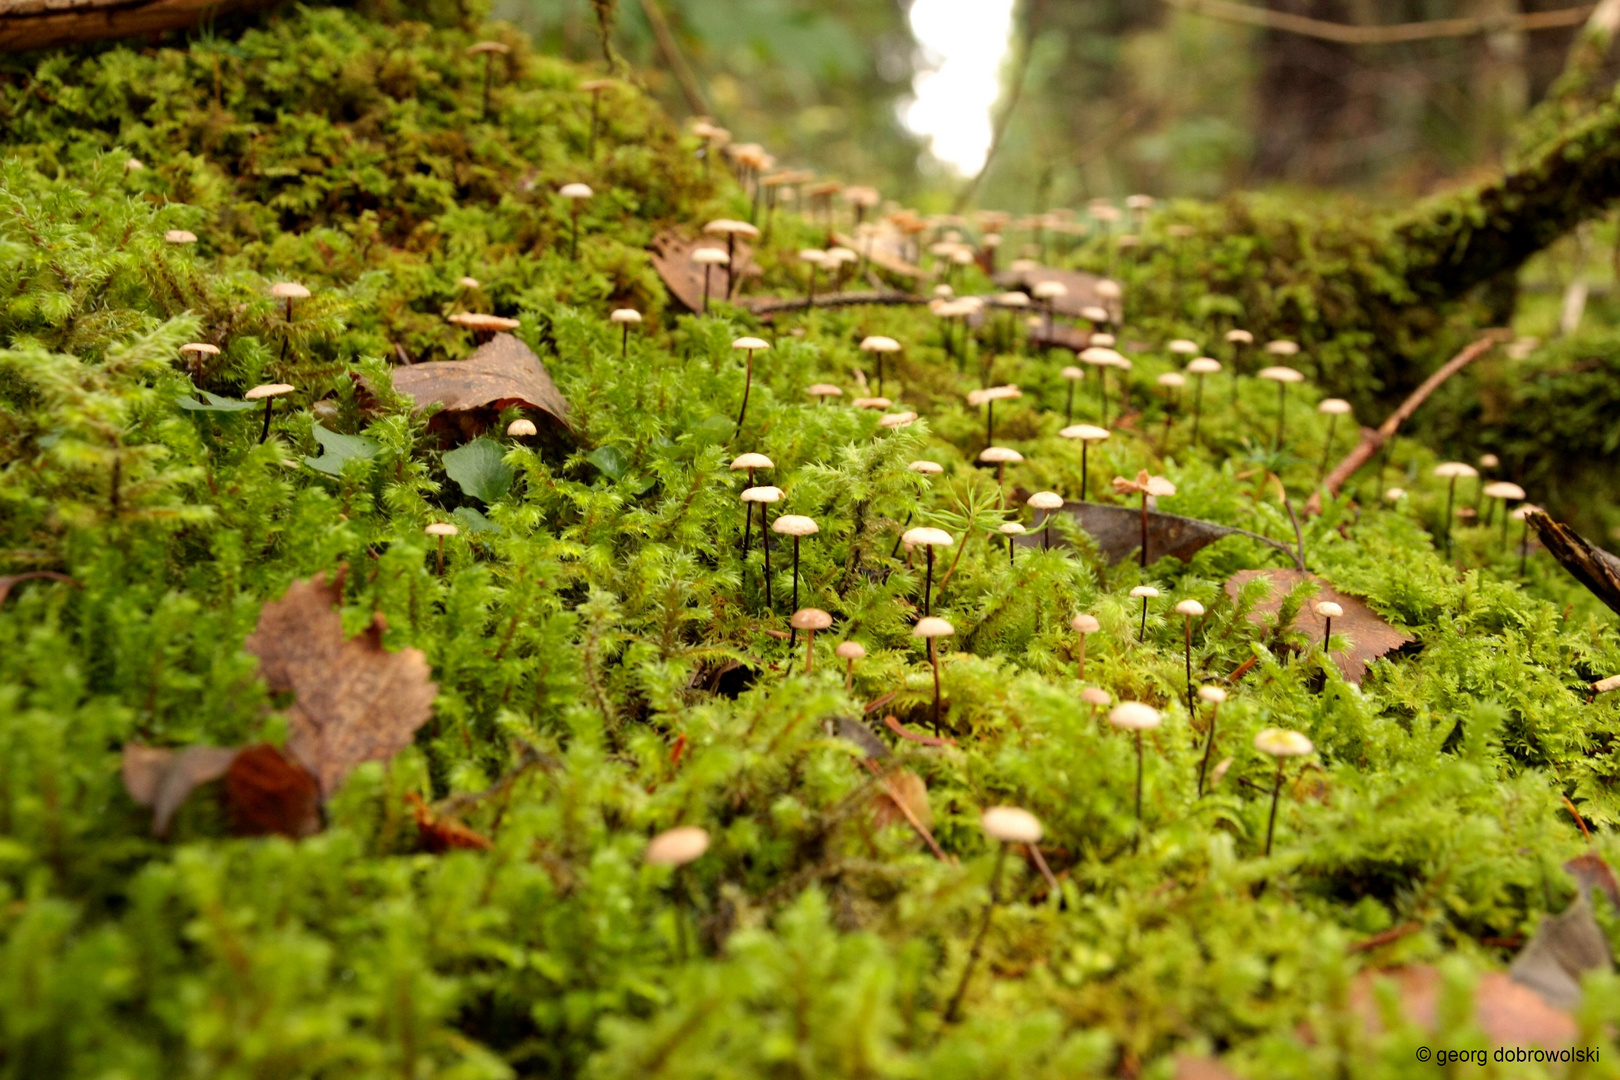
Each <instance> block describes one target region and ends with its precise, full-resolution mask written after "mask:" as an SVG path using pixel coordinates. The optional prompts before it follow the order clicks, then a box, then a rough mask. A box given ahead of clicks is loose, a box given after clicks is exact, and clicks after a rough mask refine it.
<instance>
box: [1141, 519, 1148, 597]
mask: <svg viewBox="0 0 1620 1080" xmlns="http://www.w3.org/2000/svg"><path fill="white" fill-rule="evenodd" d="M1147 500H1148V497H1147V492H1146V491H1144V492H1142V569H1144V570H1146V569H1147V564H1148V511H1147ZM1144 607H1145V605H1144Z"/></svg>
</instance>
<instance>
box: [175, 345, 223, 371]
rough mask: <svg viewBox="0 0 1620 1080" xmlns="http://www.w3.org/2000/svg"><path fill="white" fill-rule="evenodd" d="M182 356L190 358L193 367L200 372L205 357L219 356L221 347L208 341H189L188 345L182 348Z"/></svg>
mask: <svg viewBox="0 0 1620 1080" xmlns="http://www.w3.org/2000/svg"><path fill="white" fill-rule="evenodd" d="M180 355H181V356H185V357H189V358H190V359H191V361H192V366H193V367H194V368H195V369H197V370H199V371H200V370H201V368H202V358H203V357H205V356H218V355H219V346H218V345H210V344H208V342H206V341H188V342H186V344H184V345H182V346H180Z"/></svg>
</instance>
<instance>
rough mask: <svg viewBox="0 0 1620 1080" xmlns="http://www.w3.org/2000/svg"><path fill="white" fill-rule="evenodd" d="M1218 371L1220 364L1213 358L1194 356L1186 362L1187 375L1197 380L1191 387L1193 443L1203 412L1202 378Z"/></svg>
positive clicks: (1196, 437) (1195, 440)
mask: <svg viewBox="0 0 1620 1080" xmlns="http://www.w3.org/2000/svg"><path fill="white" fill-rule="evenodd" d="M1220 370H1221V362H1220V361H1219V360H1217V359H1215V358H1214V357H1213V356H1195V357H1194V358H1193V359H1191V360H1189V361H1187V374H1189V375H1191V376H1192V377H1193V378H1195V379H1197V380H1198V382H1197V383H1195V384H1194V386H1193V426H1192V439H1193V442H1197V441H1198V422H1199V417H1200V416H1201V415H1202V414H1203V411H1204V376H1206V375H1214V374H1215V373H1216V372H1218V371H1220Z"/></svg>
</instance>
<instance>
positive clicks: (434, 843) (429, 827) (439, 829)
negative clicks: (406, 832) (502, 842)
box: [405, 791, 494, 855]
mask: <svg viewBox="0 0 1620 1080" xmlns="http://www.w3.org/2000/svg"><path fill="white" fill-rule="evenodd" d="M405 801H406V802H408V803H410V804H411V812H412V813H413V814H415V815H416V831H417V835H418V836H419V837H420V838H421V840H422V846H423V847H424V848H426V849H427V850H428V851H431V852H433V854H435V855H443V854H444V853H445V852H446V851H450V850H452V849H455V848H461V849H465V850H470V851H488V850H489V849H490V848H491V847H494V845H493V844H492V843H490V840H489V837H487V836H485V835H484V834H482V833H479V832H474V831H473V830H472V829H469V828H468V827H467V826H465V825H463V824H462V823H461V822H459V821H457V820H456V819H455V818H452V817H440V816H438V815H436V814H434V812H433V811H432V810H431V809H429V808H428V805H427V803H425V802H423V801H422V796H420V795H418V794H416V793H415V792H414V791H413V792H411V793H410V794H409V795H407V796H405Z"/></svg>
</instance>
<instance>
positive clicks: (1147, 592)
mask: <svg viewBox="0 0 1620 1080" xmlns="http://www.w3.org/2000/svg"><path fill="white" fill-rule="evenodd" d="M1158 595H1159V590H1158V589H1155V588H1154V587H1153V586H1151V585H1138V586H1136V588H1134V589H1132V590H1131V596H1132V597H1133V598H1135V599H1137V600H1151V599H1153V598H1154V597H1155V596H1158Z"/></svg>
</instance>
